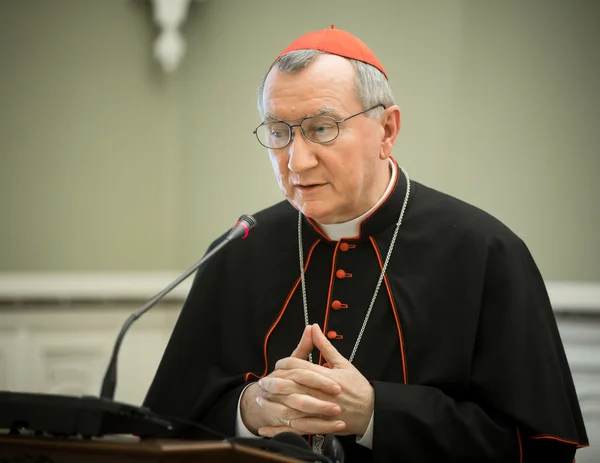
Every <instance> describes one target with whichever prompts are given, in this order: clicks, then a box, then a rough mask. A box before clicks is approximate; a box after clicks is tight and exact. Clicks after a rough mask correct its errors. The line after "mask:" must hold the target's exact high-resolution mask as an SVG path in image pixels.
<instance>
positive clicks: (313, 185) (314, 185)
mask: <svg viewBox="0 0 600 463" xmlns="http://www.w3.org/2000/svg"><path fill="white" fill-rule="evenodd" d="M323 185H325V184H324V183H296V184H295V185H294V187H295V188H298V189H299V190H301V191H311V190H314V189H316V188H319V187H321V186H323Z"/></svg>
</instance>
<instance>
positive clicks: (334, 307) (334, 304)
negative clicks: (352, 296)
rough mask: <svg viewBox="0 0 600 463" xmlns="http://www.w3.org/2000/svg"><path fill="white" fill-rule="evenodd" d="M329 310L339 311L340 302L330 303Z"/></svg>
mask: <svg viewBox="0 0 600 463" xmlns="http://www.w3.org/2000/svg"><path fill="white" fill-rule="evenodd" d="M331 308H332V309H333V310H340V309H341V308H342V303H341V302H340V301H333V302H332V303H331Z"/></svg>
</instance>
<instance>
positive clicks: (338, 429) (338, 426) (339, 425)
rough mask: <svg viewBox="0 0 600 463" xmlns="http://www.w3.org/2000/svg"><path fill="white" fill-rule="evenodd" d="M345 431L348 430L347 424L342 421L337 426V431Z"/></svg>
mask: <svg viewBox="0 0 600 463" xmlns="http://www.w3.org/2000/svg"><path fill="white" fill-rule="evenodd" d="M344 429H346V423H344V422H343V421H340V422H338V423H337V424H336V425H335V430H336V431H343V430H344Z"/></svg>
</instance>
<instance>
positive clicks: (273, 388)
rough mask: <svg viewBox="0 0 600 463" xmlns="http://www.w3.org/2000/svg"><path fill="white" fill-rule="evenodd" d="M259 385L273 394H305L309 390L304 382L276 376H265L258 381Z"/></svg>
mask: <svg viewBox="0 0 600 463" xmlns="http://www.w3.org/2000/svg"><path fill="white" fill-rule="evenodd" d="M258 386H259V387H260V388H261V389H262V390H263V391H267V392H270V393H271V394H305V393H307V392H308V388H307V387H306V386H303V385H302V384H298V383H297V382H295V381H293V380H291V379H287V378H277V377H275V376H265V377H264V378H262V379H260V380H259V381H258Z"/></svg>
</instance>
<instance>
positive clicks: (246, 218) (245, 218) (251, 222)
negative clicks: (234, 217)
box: [238, 215, 258, 229]
mask: <svg viewBox="0 0 600 463" xmlns="http://www.w3.org/2000/svg"><path fill="white" fill-rule="evenodd" d="M238 223H243V224H245V225H246V226H247V227H248V228H249V229H250V228H254V227H256V224H257V223H258V222H257V221H256V219H255V218H254V217H252V216H251V215H242V216H241V217H240V218H239V219H238Z"/></svg>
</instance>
